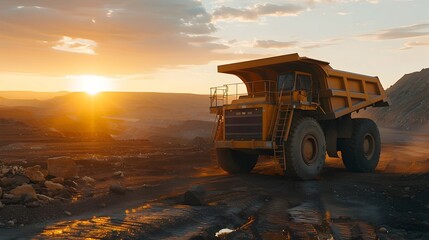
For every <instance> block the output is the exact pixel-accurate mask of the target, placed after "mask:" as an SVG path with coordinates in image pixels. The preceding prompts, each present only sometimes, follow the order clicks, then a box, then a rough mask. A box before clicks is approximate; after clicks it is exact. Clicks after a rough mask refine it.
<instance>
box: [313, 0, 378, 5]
mask: <svg viewBox="0 0 429 240" xmlns="http://www.w3.org/2000/svg"><path fill="white" fill-rule="evenodd" d="M352 2H368V3H372V4H377V3H379V2H380V0H310V3H352Z"/></svg>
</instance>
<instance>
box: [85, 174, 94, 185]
mask: <svg viewBox="0 0 429 240" xmlns="http://www.w3.org/2000/svg"><path fill="white" fill-rule="evenodd" d="M82 181H83V182H84V183H85V184H86V185H93V184H94V183H95V180H94V179H93V178H92V177H88V176H85V177H83V178H82Z"/></svg>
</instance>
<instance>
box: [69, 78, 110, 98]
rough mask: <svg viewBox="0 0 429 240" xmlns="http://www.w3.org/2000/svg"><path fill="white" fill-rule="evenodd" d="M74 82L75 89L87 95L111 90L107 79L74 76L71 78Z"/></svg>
mask: <svg viewBox="0 0 429 240" xmlns="http://www.w3.org/2000/svg"><path fill="white" fill-rule="evenodd" d="M71 78H72V79H74V80H75V84H76V89H77V90H78V91H83V92H86V93H88V94H89V95H96V94H97V93H99V92H103V91H108V90H110V88H111V86H110V85H111V84H110V83H111V80H110V79H109V78H107V77H103V76H97V75H75V76H72V77H71Z"/></svg>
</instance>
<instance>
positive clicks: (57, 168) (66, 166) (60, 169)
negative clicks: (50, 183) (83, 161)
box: [48, 157, 78, 179]
mask: <svg viewBox="0 0 429 240" xmlns="http://www.w3.org/2000/svg"><path fill="white" fill-rule="evenodd" d="M48 172H49V175H52V176H55V177H62V178H65V179H71V178H73V177H74V176H76V175H77V173H78V168H77V165H76V163H75V161H74V160H73V159H72V158H70V157H56V158H49V159H48Z"/></svg>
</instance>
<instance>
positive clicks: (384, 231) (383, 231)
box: [378, 227, 388, 233]
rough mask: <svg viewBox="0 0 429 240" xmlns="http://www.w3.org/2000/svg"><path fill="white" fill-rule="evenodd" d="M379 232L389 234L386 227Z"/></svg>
mask: <svg viewBox="0 0 429 240" xmlns="http://www.w3.org/2000/svg"><path fill="white" fill-rule="evenodd" d="M378 232H379V233H387V232H388V231H387V229H386V228H385V227H381V228H379V229H378Z"/></svg>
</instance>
